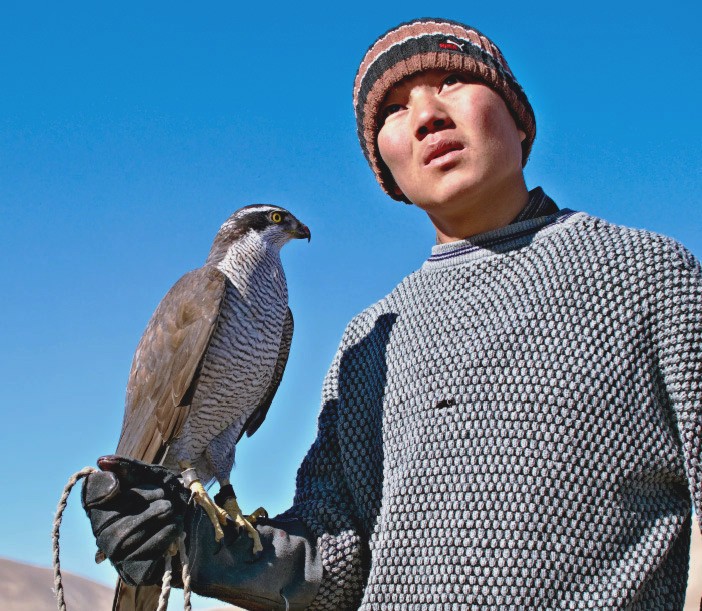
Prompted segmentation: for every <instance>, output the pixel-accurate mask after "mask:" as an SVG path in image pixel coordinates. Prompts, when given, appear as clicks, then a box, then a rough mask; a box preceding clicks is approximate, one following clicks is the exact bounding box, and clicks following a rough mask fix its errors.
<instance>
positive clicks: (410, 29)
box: [353, 18, 536, 201]
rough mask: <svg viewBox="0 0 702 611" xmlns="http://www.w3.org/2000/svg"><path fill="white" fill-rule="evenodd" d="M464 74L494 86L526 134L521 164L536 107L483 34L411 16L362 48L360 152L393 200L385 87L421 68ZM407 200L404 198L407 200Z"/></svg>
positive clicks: (356, 91)
mask: <svg viewBox="0 0 702 611" xmlns="http://www.w3.org/2000/svg"><path fill="white" fill-rule="evenodd" d="M433 69H441V70H451V71H456V72H465V73H467V74H470V75H472V76H474V77H476V78H478V79H479V80H481V81H483V82H484V83H485V84H486V85H488V86H489V87H491V88H492V89H494V90H495V91H496V92H497V93H498V94H500V96H501V97H502V99H503V100H504V101H505V104H506V105H507V108H508V109H509V111H510V112H511V113H512V116H513V117H514V120H515V122H516V124H517V126H518V127H519V129H521V130H522V131H523V132H524V133H525V134H526V138H525V139H524V141H523V142H522V165H526V162H527V158H528V157H529V152H530V151H531V145H532V144H533V142H534V138H535V137H536V120H535V118H534V111H533V110H532V108H531V105H530V104H529V100H527V97H526V94H525V93H524V91H522V88H521V87H520V86H519V83H517V81H516V79H515V78H514V75H513V74H512V71H511V70H510V69H509V66H508V65H507V62H506V61H505V58H504V57H503V56H502V53H501V52H500V50H499V49H498V48H497V45H496V44H495V43H493V42H492V41H491V40H490V39H489V38H488V37H487V36H485V35H484V34H481V33H480V32H479V31H478V30H476V29H475V28H472V27H470V26H467V25H463V24H461V23H457V22H455V21H449V20H447V19H428V18H424V19H415V20H414V21H409V22H407V23H402V24H400V25H399V26H397V27H396V28H393V29H392V30H389V31H388V32H386V33H385V34H383V35H382V36H381V37H380V38H378V40H376V41H375V42H374V43H373V44H372V45H371V47H370V48H369V49H368V51H367V52H366V55H365V57H364V58H363V61H362V62H361V66H360V67H359V69H358V73H357V74H356V81H355V83H354V88H353V105H354V110H355V112H356V127H357V129H358V138H359V140H360V141H361V148H362V149H363V154H364V155H365V156H366V159H367V160H368V163H369V164H370V166H371V169H372V170H373V172H374V173H375V176H376V178H377V179H378V182H380V184H381V186H382V187H383V189H384V190H385V192H386V193H387V194H388V195H390V197H393V198H394V199H397V200H404V199H405V198H404V196H402V195H397V194H396V193H395V192H394V186H395V182H394V181H393V179H392V175H391V174H390V171H389V170H388V168H387V167H386V166H385V164H384V163H383V160H382V159H381V158H380V153H379V151H378V132H379V131H380V127H381V126H380V124H379V121H378V112H379V111H380V105H381V104H382V103H383V100H384V99H385V96H386V95H387V92H388V90H389V89H390V88H391V87H392V86H393V85H395V84H397V83H398V82H399V81H401V80H402V79H403V78H406V77H408V76H411V75H413V74H416V73H418V72H422V71H424V70H433ZM405 201H406V200H405Z"/></svg>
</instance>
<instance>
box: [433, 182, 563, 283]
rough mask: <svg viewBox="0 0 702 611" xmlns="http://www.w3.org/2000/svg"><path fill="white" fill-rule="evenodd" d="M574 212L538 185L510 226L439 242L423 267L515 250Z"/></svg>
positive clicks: (438, 265) (440, 265)
mask: <svg viewBox="0 0 702 611" xmlns="http://www.w3.org/2000/svg"><path fill="white" fill-rule="evenodd" d="M575 214H577V213H576V212H574V211H573V210H568V209H564V210H560V209H559V208H558V206H557V205H556V203H555V202H554V201H553V200H552V199H551V198H550V197H549V196H548V195H546V193H544V191H543V189H542V188H541V187H536V188H535V189H532V190H531V191H530V192H529V201H528V202H527V205H526V206H525V207H524V209H523V210H522V211H521V212H520V213H519V214H518V215H517V216H516V218H515V219H514V220H513V221H512V222H511V223H510V224H509V225H507V226H505V227H500V228H499V229H494V230H492V231H486V232H485V233H481V234H478V235H475V236H471V237H470V238H466V239H465V240H458V241H457V242H449V243H448V244H437V245H435V246H434V247H432V252H431V256H430V257H429V259H427V261H426V262H425V263H424V265H423V266H422V267H423V269H435V268H439V267H446V266H450V265H455V264H457V263H462V262H465V261H468V260H473V259H478V258H482V257H484V256H487V255H490V254H495V253H500V252H506V251H508V250H512V249H513V248H517V247H519V246H522V245H524V244H527V243H529V242H530V241H531V240H533V238H534V237H535V235H536V234H537V233H541V232H542V231H544V230H545V229H547V228H549V227H552V226H556V225H561V224H563V223H565V222H566V221H568V220H570V219H571V217H572V216H573V215H575Z"/></svg>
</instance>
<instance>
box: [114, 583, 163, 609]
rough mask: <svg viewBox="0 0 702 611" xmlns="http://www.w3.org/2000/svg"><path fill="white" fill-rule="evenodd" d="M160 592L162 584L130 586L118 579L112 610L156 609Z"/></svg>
mask: <svg viewBox="0 0 702 611" xmlns="http://www.w3.org/2000/svg"><path fill="white" fill-rule="evenodd" d="M160 594H161V587H160V586H130V585H127V584H126V583H124V581H122V580H121V579H118V580H117V587H116V588H115V598H114V600H113V601H112V611H155V610H156V608H157V607H158V598H159V596H160Z"/></svg>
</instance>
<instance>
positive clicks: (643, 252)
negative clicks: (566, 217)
mask: <svg viewBox="0 0 702 611" xmlns="http://www.w3.org/2000/svg"><path fill="white" fill-rule="evenodd" d="M574 229H575V230H576V232H577V234H578V235H579V236H580V237H581V238H583V239H587V238H588V237H590V238H591V240H589V241H590V242H592V243H593V246H594V247H595V248H601V251H602V255H603V256H608V257H611V256H612V255H614V254H615V253H616V254H619V255H620V256H626V257H629V258H630V260H631V262H632V263H635V262H636V261H637V258H641V259H643V260H644V261H645V263H646V264H647V266H649V268H653V267H656V266H668V265H672V266H676V267H677V266H682V267H686V268H693V267H696V266H698V265H699V262H698V261H697V259H696V257H695V256H694V255H693V254H692V252H691V251H690V250H689V249H688V248H686V247H685V246H684V245H683V244H682V243H680V242H679V241H678V240H676V239H675V238H672V237H670V236H667V235H664V234H662V233H658V232H655V231H651V230H649V229H642V228H637V227H631V226H629V225H623V224H618V223H614V222H611V221H607V220H605V219H602V218H599V217H596V216H592V215H589V214H583V215H582V222H581V223H580V224H579V226H577V225H576V226H575V227H574Z"/></svg>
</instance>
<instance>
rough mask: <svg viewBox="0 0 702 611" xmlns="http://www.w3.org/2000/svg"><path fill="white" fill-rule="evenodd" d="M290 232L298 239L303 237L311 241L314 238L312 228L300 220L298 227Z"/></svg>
mask: <svg viewBox="0 0 702 611" xmlns="http://www.w3.org/2000/svg"><path fill="white" fill-rule="evenodd" d="M290 234H291V235H292V236H293V237H294V238H297V239H300V240H301V239H302V238H307V241H308V242H309V241H310V240H311V239H312V234H311V233H310V228H309V227H308V226H307V225H304V224H303V223H300V222H299V221H298V224H297V227H295V229H293V230H292V231H291V232H290Z"/></svg>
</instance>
